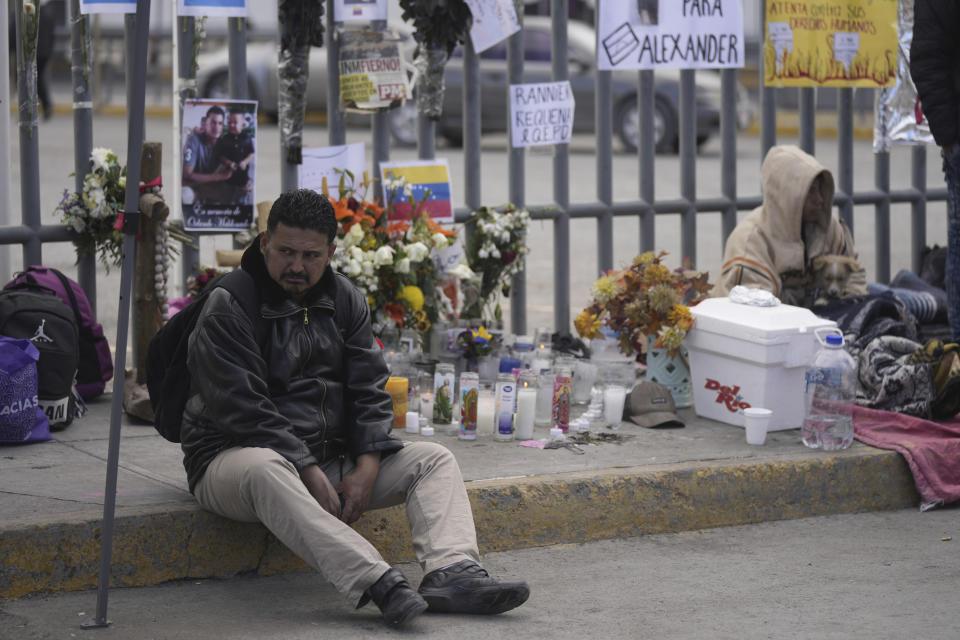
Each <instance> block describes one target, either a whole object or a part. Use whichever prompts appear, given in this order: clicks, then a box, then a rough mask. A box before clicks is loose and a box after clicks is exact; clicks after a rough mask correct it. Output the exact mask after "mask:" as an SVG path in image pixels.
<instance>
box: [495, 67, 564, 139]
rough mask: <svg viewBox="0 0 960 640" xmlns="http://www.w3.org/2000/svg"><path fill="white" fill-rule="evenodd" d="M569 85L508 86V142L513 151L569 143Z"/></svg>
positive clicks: (539, 83)
mask: <svg viewBox="0 0 960 640" xmlns="http://www.w3.org/2000/svg"><path fill="white" fill-rule="evenodd" d="M574 106H575V105H574V100H573V91H571V89H570V82H569V81H563V82H538V83H532V84H512V85H510V140H511V143H512V145H513V146H514V147H535V146H539V145H548V144H565V143H568V142H570V134H571V133H572V132H573V109H574Z"/></svg>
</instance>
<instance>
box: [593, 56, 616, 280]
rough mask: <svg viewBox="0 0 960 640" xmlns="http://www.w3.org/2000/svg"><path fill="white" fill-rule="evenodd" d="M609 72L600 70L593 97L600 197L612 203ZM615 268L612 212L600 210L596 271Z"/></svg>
mask: <svg viewBox="0 0 960 640" xmlns="http://www.w3.org/2000/svg"><path fill="white" fill-rule="evenodd" d="M611 87H612V78H611V72H610V71H598V72H597V83H596V89H595V91H594V95H593V99H594V104H595V114H594V123H595V124H594V130H595V131H596V136H597V140H596V160H597V200H598V201H600V202H601V203H602V204H605V205H610V204H612V203H613V127H611V126H610V124H611V121H612V118H613V106H612V100H611V97H610V92H611ZM612 268H613V214H612V213H610V212H609V211H607V212H604V213H601V214H600V215H599V217H598V219H597V272H598V273H599V272H602V271H606V270H608V269H612Z"/></svg>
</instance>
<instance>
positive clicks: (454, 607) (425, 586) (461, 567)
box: [417, 560, 530, 614]
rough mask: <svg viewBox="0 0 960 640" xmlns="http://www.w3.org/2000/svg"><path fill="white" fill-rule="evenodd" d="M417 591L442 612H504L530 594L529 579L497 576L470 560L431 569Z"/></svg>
mask: <svg viewBox="0 0 960 640" xmlns="http://www.w3.org/2000/svg"><path fill="white" fill-rule="evenodd" d="M417 591H418V592H419V593H420V595H422V596H423V599H424V600H426V601H427V603H428V604H429V605H430V611H438V612H442V613H478V614H493V613H503V612H504V611H509V610H510V609H514V608H516V607H519V606H520V605H522V604H523V603H524V602H526V601H527V598H529V597H530V587H528V586H527V583H526V582H523V581H522V580H517V581H514V582H500V581H498V580H494V579H493V578H491V577H490V575H489V574H488V573H487V572H486V571H485V570H484V569H483V567H481V566H480V565H478V564H477V563H475V562H472V561H470V560H461V561H460V562H458V563H456V564H452V565H450V566H449V567H444V568H442V569H437V570H435V571H431V572H430V573H428V574H427V575H425V576H424V577H423V582H421V583H420V588H419V589H418V590H417Z"/></svg>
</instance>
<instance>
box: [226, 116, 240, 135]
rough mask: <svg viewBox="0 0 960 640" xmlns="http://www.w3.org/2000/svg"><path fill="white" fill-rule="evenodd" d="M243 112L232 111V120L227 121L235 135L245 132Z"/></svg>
mask: <svg viewBox="0 0 960 640" xmlns="http://www.w3.org/2000/svg"><path fill="white" fill-rule="evenodd" d="M243 125H244V121H243V114H242V113H231V114H230V121H229V122H228V123H227V130H228V131H230V133H232V134H233V135H235V136H238V135H240V134H241V133H243Z"/></svg>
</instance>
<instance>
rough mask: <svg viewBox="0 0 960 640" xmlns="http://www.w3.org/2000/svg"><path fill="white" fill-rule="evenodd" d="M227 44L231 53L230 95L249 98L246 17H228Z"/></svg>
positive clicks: (238, 98)
mask: <svg viewBox="0 0 960 640" xmlns="http://www.w3.org/2000/svg"><path fill="white" fill-rule="evenodd" d="M227 31H228V32H229V34H228V35H227V46H228V48H229V51H230V53H229V54H228V55H229V56H230V62H229V64H230V67H229V71H228V73H229V74H230V97H231V98H232V99H234V100H246V99H247V20H246V18H228V19H227Z"/></svg>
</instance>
